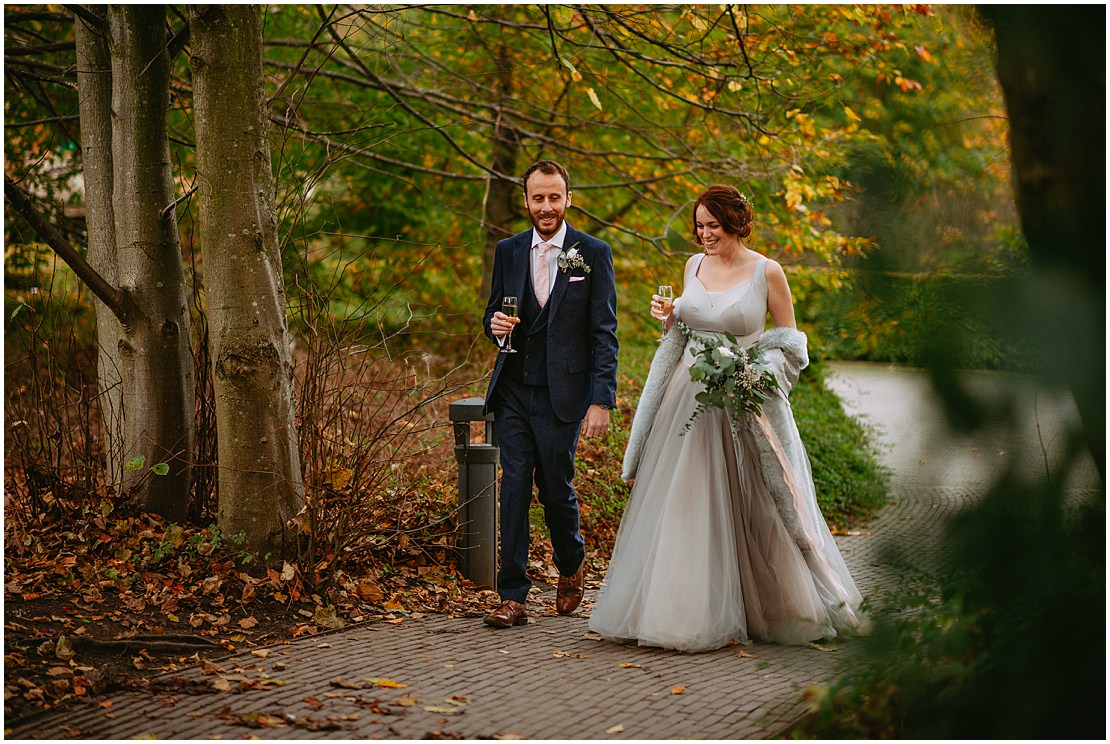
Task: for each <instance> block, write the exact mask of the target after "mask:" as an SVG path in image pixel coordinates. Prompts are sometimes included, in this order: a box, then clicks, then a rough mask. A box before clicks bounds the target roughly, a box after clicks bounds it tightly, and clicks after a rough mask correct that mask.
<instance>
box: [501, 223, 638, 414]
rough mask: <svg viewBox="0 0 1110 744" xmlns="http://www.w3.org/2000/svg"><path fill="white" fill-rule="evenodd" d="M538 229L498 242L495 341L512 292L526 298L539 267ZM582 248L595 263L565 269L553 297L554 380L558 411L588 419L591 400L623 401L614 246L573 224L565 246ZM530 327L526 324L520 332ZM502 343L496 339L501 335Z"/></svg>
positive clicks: (550, 360) (550, 357)
mask: <svg viewBox="0 0 1110 744" xmlns="http://www.w3.org/2000/svg"><path fill="white" fill-rule="evenodd" d="M531 241H532V230H530V229H529V230H526V231H524V232H522V233H520V234H518V235H514V236H513V237H511V238H506V239H505V240H502V241H500V242H499V243H498V244H497V251H496V254H495V256H494V259H493V281H492V283H491V285H490V296H489V302H488V303H487V304H486V314H485V317H484V319H483V325H484V326H485V332H486V336H488V337H489V338H490V339H491V340H494V339H493V334H492V333H491V332H490V320H491V319H492V318H493V314H494V313H495V312H497V311H499V310H500V309H501V298H502V297H504V296H506V295H513V296H516V297H523V296H524V293H525V291H526V287H527V286H529V283H528V275H529V273H530V272H531V270H532V269H531V266H532V264H531V255H530V254H531V250H532V242H531ZM571 248H577V249H578V252H579V253H580V254H581V255H582V258H583V259H585V261H586V264H587V265H588V266H589V267H590V272H589V273H586V272H585V271H584V270H582V269H567V270H566V271H564V270H563V269H559V270H558V272H557V273H556V275H555V285H554V286H553V287H552V288H551V296H550V298H549V299H548V307H547V311H548V321H547V325H546V327H545V329H544V330H543V331H542V332H543V333H546V334H547V349H548V354H547V384H548V388H549V390H550V394H551V405H552V407H553V408H554V410H555V415H556V416H558V417H559V419H560V420H562V421H568V422H569V421H581V420H582V419H583V418H584V417H585V416H586V410H587V409H588V408H589V407H590V405H591V404H593V403H597V404H599V405H603V406H606V407H609V408H615V407H616V403H617V291H616V285H615V281H616V277H615V274H614V271H613V252H612V250H611V249H610V248H609V245H608V244H607V243H605V242H603V241H601V240H598V239H597V238H594V237H591V236H589V235H587V234H586V233H584V232H579V231H578V230H575V229H574V228H573V227H571V226H570V225H569V224H568V225H567V234H566V238H565V240H564V241H563V251H564V252H565V251H568V250H570V249H571ZM521 330H523V329H522V328H521V327H520V326H518V327H517V330H516V331H514V333H517V332H520V331H521ZM494 343H495V344H496V340H494ZM505 357H506V355H505V354H498V355H497V362H496V364H495V365H494V368H493V375H492V376H491V377H490V381H489V390H488V391H487V393H486V406H487V409H488V406H489V401H490V399H491V398H492V396H493V392H494V390H495V389H496V387H497V382H498V379H499V377H500V374H501V369H502V367H503V366H504V362H505Z"/></svg>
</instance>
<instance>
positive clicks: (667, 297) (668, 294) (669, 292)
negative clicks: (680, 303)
mask: <svg viewBox="0 0 1110 744" xmlns="http://www.w3.org/2000/svg"><path fill="white" fill-rule="evenodd" d="M658 294H659V299H660V301H661V302H662V303H663V315H664V316H667V315H670V314H671V309H672V308H674V290H673V289H671V285H669V284H660V285H659V292H658ZM666 333H667V319H666V317H664V318H663V334H666ZM664 338H665V335H661V336H659V338H658V339H656V340H657V341H659V342H662V341H663V340H664Z"/></svg>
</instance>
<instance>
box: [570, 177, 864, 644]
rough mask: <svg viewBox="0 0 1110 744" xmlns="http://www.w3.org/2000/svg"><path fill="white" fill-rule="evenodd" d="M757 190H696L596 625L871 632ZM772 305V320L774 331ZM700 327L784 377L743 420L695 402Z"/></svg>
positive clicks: (787, 637) (771, 636) (792, 634)
mask: <svg viewBox="0 0 1110 744" xmlns="http://www.w3.org/2000/svg"><path fill="white" fill-rule="evenodd" d="M752 218H753V211H752V207H751V204H750V203H749V202H748V201H747V199H745V198H744V196H743V195H741V194H740V192H739V191H737V190H736V189H735V188H733V187H731V186H712V187H710V188H709V189H708V190H707V191H706V192H705V193H704V194H702V195H701V196H700V197H699V198H698V200H697V202H696V203H695V211H694V235H695V241H696V242H697V243H698V244H699V245H700V246H702V247H703V248H704V253H701V254H697V255H695V256H693V257H691V258H690V260H689V261H687V263H686V269H685V283H684V292H683V295H682V297H681V298H679V300H678V301H677V302H676V303H675V308H674V310H673V311H672V313H671V315H669V316H665V315H664V314H663V305H662V303H661V302H660V301H659V298H658V297H655V298H653V300H652V304H651V307H652V316H653V317H655V318H656V319H659V320H662V321H663V322H664V323H666V324H667V327H668V330H667V332H666V336H665V340H664V341H663V343H662V345H661V346H660V349H659V351H658V352H656V355H655V359H654V360H653V361H652V366H651V371H650V372H649V374H648V379H647V382H646V384H645V386H644V392H643V395H642V397H641V399H640V403H639V406H638V407H637V410H636V414H635V418H634V419H633V423H632V432H631V435H630V438H629V443H628V449H627V451H626V452H625V459H624V474H623V477H624V479H625V480H629V481H634V483H633V487H632V493H631V496H630V497H629V501H628V507H627V510H626V511H625V514H624V517H623V519H622V520H621V525H620V529H619V530H618V532H617V539H616V544H615V546H614V548H613V557H612V560H611V562H610V564H609V569H608V571H607V573H606V576H605V580H604V582H603V584H602V588H601V593H600V595H599V597H598V600H597V604H596V607H595V608H594V610H593V612H592V613H591V617H590V628H591V629H592V630H594V631H595V632H597V633H598V634H599V635H601V636H602V637H603V638H607V639H610V640H614V641H621V642H626V641H633V640H635V641H636V642H638V643H639V644H640V645H645V646H661V647H663V648H672V649H678V650H681V651H706V650H710V649H714V648H719V647H721V646H723V645H725V644H726V643H729V642H730V641H738V642H741V643H749V642H751V640H752V639H753V638H754V639H758V640H763V641H776V642H779V643H806V642H808V641H814V640H818V639H822V638H830V637H833V636H836V635H837V634H838V633H844V632H855V631H859V630H860V627H861V625H862V624H863V618H862V616H861V614H860V603H861V597H860V594H859V591H858V590H857V589H856V586H855V583H854V582H853V581H852V577H851V575H850V574H849V573H848V569H847V567H846V566H845V564H844V560H843V558H842V557H841V555H840V552H839V550H837V548H836V544H835V543H834V542H833V539H832V535H831V534H830V533H829V529H828V526H827V525H826V524H825V521H824V518H823V517H822V515H821V512H820V510H819V508H818V506H817V501H816V497H815V494H814V489H813V478H812V475H811V472H810V466H809V459H808V457H807V455H806V452H805V449H804V448H803V446H802V443H801V440H800V439H799V438H798V431H797V427H796V426H795V423H794V417H793V414H792V412H791V410H790V403H789V401H788V400H787V397H786V395H787V393H788V392H789V389H790V386H791V385H792V384H793V383H794V382H795V381H796V380H797V377H798V373H799V372H800V371H801V370H802V369H803V368H804V367H805V366H806V365H807V364H808V363H809V357H808V354H807V352H806V338H805V335H804V334H803V333H801V332H800V331H798V330H797V328H796V325H795V321H794V308H793V304H792V301H791V298H790V289H789V287H788V286H787V283H786V275H785V274H784V273H783V270H782V267H781V266H779V264H778V263H776V262H775V261H771V260H769V259H767V258H765V257H763V256H761V255H760V254H758V253H756V252H755V251H753V250H751V249H750V248H748V247H747V246H746V245H744V242H743V239H744V238H746V237H747V236H748V235H749V234H750V233H751V228H752ZM768 311H769V312H770V315H771V319H772V320H773V321H774V325H775V327H774V328H773V329H771V330H769V331H767V332H764V324H765V322H766V317H767V314H768ZM676 317H677V319H681V321H682V324H683V325H684V326H686V327H687V328H689V329H690V330H691V331H692V332H693V334H694V335H698V336H701V337H702V338H705V337H706V336H708V337H710V338H720V339H723V338H724V332H729V333H731V334H733V335H734V336H735V337H736V338H737V340H738V341H739V344H740V346H741V347H743V348H748V347H751V346H756V347H758V348H759V350H760V352H761V354H762V358H763V359H764V360H765V361H766V362H767V363H768V364H769V365H770V367H771V369H772V371H773V372H774V374H775V377H776V379H777V381H778V385H779V390H778V391H773V392H772V393H771V395H770V397H769V398H768V399H767V400H766V401H765V402H764V404H763V409H762V413H761V415H759V416H756V417H752V419H751V420H750V423H746V424H741V425H738V426H736V427H735V431H734V428H733V426H732V425H731V423H730V420H729V414H728V413H726V412H725V411H724V410H722V409H720V408H711V409H709V410H707V411H703V412H701V413H699V414H698V415H697V416H696V417H695V418H694V419H693V421H692V423H691V424H690V425H689V427H688V426H687V424H688V422H690V419H691V415H692V414H693V413H694V411H695V409H696V408H697V407H698V402H697V401H696V400H695V395H696V394H697V393H698V392H699V391H700V390H702V389H703V386H702V384H701V383H694V382H692V381H691V379H690V369H689V367H690V365H691V364H692V363H693V361H694V358H693V353H694V349H692V348H691V347H692V346H696V344H694V339H693V338H690V339H688V338H687V337H686V335H685V334H684V333H683V330H682V328H681V327H676V325H675V320H676Z"/></svg>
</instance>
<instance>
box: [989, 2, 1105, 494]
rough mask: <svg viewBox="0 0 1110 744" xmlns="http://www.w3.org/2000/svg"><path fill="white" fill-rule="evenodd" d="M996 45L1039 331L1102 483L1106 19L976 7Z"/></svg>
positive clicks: (1085, 12) (1096, 14) (1047, 9)
mask: <svg viewBox="0 0 1110 744" xmlns="http://www.w3.org/2000/svg"><path fill="white" fill-rule="evenodd" d="M981 9H982V12H983V13H984V14H986V16H987V17H988V18H989V19H990V20H991V21H992V22H993V24H994V28H995V35H996V38H997V44H998V77H999V80H1000V82H1001V83H1002V91H1003V94H1004V95H1005V98H1006V110H1007V113H1008V114H1009V117H1010V142H1011V150H1012V152H1013V164H1014V182H1015V195H1016V198H1017V205H1018V211H1019V212H1020V215H1021V224H1022V229H1023V231H1024V233H1025V237H1026V239H1027V240H1028V241H1029V252H1030V256H1031V258H1032V259H1033V265H1034V268H1033V270H1032V273H1033V275H1034V276H1033V278H1034V281H1036V282H1038V285H1039V288H1040V290H1041V291H1040V292H1039V295H1040V296H1041V297H1043V298H1045V300H1046V301H1045V303H1044V306H1043V307H1040V308H1039V310H1038V311H1037V312H1036V314H1037V315H1039V316H1040V317H1037V318H1035V320H1036V321H1037V322H1038V323H1040V324H1042V325H1041V328H1040V329H1039V330H1040V337H1039V338H1040V341H1041V342H1042V343H1043V344H1044V349H1043V352H1044V358H1045V359H1046V360H1048V363H1049V370H1048V371H1049V373H1050V374H1051V375H1052V376H1053V378H1054V379H1056V380H1059V381H1063V382H1066V383H1067V384H1068V385H1070V387H1071V388H1072V390H1073V391H1074V393H1075V397H1076V402H1077V403H1078V407H1079V411H1080V413H1081V415H1082V417H1083V422H1084V425H1085V428H1086V430H1087V437H1088V443H1089V445H1090V447H1091V450H1092V452H1093V454H1094V457H1095V460H1096V462H1097V463H1098V467H1099V471H1100V473H1102V475H1103V477H1105V475H1106V345H1105V341H1106V223H1105V219H1106V211H1105V210H1106V65H1105V57H1106V28H1105V25H1106V24H1105V19H1106V9H1105V8H1104V7H1102V6H1101V5H1097V6H1083V7H1075V6H1063V7H1057V6H1050V5H1021V6H1017V5H1010V6H1002V5H998V6H992V5H986V6H982V8H981Z"/></svg>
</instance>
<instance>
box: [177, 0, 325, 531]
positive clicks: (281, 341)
mask: <svg viewBox="0 0 1110 744" xmlns="http://www.w3.org/2000/svg"><path fill="white" fill-rule="evenodd" d="M189 16H190V28H191V43H192V66H193V89H194V100H195V105H196V134H197V171H198V174H199V185H200V188H199V191H198V194H199V205H200V235H201V246H202V256H203V260H204V267H205V277H206V279H205V289H206V294H207V297H208V319H209V327H210V344H211V352H212V365H213V383H214V388H215V394H216V419H217V421H218V425H219V461H220V470H219V484H220V487H219V490H220V503H219V515H220V516H219V525H220V529H221V530H223V531H224V533H225V534H238V533H239V532H240V531H243V532H245V534H246V536H247V544H248V545H249V546H250V547H251V548H252V549H254V550H258V551H262V552H265V551H271V552H282V551H284V550H285V549H286V548H287V547H289V548H291V546H289V545H287V544H285V543H284V539H285V537H286V535H285V530H286V526H287V525H288V524H289V521H290V520H291V519H292V517H293V516H295V515H296V513H297V511H298V510H299V509H300V507H301V504H302V503H303V500H304V485H303V483H302V480H301V472H300V457H299V454H298V449H297V437H296V431H295V429H294V420H293V419H294V411H295V406H294V385H293V364H292V358H291V352H290V344H289V331H288V326H287V322H286V301H285V289H284V286H283V283H282V266H281V255H280V250H279V248H278V241H277V229H276V215H275V212H274V201H273V199H274V187H273V175H272V172H271V161H270V146H269V140H268V132H267V125H266V121H267V118H266V108H267V104H266V98H265V87H264V79H263V74H262V13H261V10H260V8H259V6H257V5H210V6H191V7H190V10H189Z"/></svg>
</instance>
